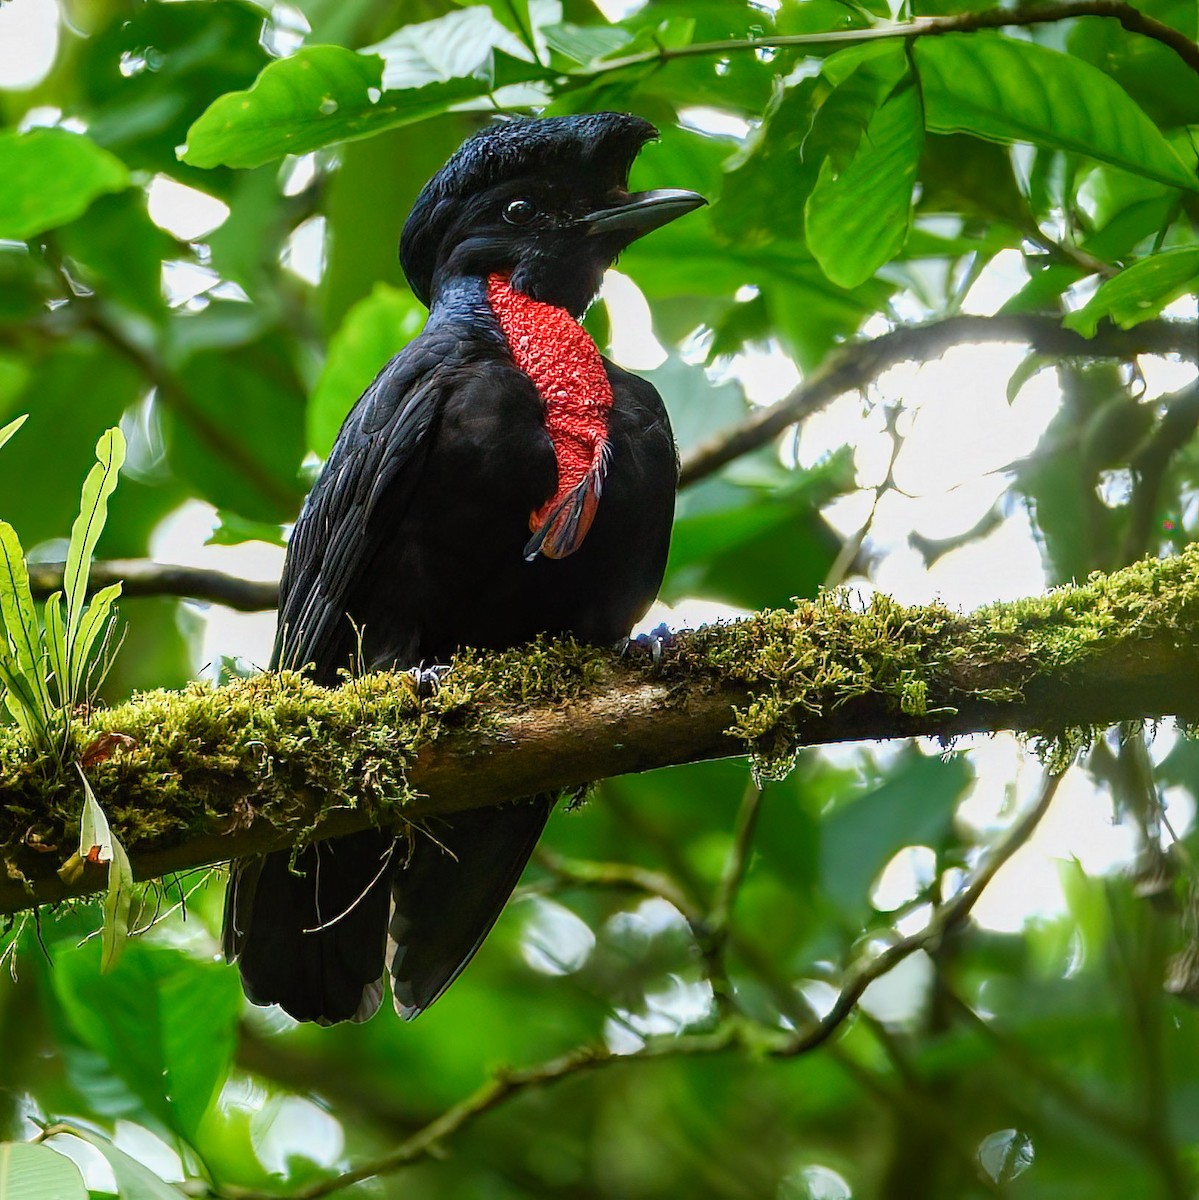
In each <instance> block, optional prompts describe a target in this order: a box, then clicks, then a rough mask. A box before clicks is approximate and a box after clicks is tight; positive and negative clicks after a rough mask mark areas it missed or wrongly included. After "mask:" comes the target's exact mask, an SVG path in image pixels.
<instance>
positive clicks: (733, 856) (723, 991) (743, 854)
mask: <svg viewBox="0 0 1199 1200" xmlns="http://www.w3.org/2000/svg"><path fill="white" fill-rule="evenodd" d="M761 811H762V788H761V785H760V784H759V783H758V781H757V780H756V779H754V778H753V777H752V776H751V777H750V780H749V782H748V783H747V784H746V787H745V792H744V794H743V795H742V797H741V805H740V807H739V808H738V809H737V822H736V825H735V827H734V829H733V844H732V846H731V847H730V848H729V853H728V857H727V858H726V859H725V863H724V870H723V871H722V872H721V875H720V882H719V883H718V884H717V885H716V894H715V896H714V897H713V899H712V907H711V909H710V910H709V912H708V915H707V918H706V919H705V920H704V922H703V926H702V936H701V937H700V939H699V948H700V953H701V954H702V955H703V957H704V962H705V963H706V964H707V973H708V982H709V983H710V984H711V985H712V997H713V1000H714V1001H715V1003H716V1010H717V1012H719V1013H720V1015H721V1016H722V1017H726V1018H727V1017H731V1016H732V1015H733V1013H734V1011H735V1005H734V1000H733V986H732V983H731V982H730V980H729V974H728V968H727V966H726V963H725V952H726V950H727V948H728V943H729V931H730V928H731V920H732V915H733V905H734V904H735V903H736V901H737V893H738V892H739V891H740V890H741V884H742V883H743V882H744V881H745V873H746V872H747V871H748V870H749V861H750V855H751V852H752V850H753V844H754V833H755V832H756V831H757V828H758V815H759V814H760V813H761Z"/></svg>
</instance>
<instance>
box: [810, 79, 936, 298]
mask: <svg viewBox="0 0 1199 1200" xmlns="http://www.w3.org/2000/svg"><path fill="white" fill-rule="evenodd" d="M923 141H924V127H923V124H922V122H921V118H920V97H919V94H918V93H917V91H916V88H915V86H914V81H913V80H912V79H910V78H906V79H904V80H902V81H901V82H900V83H899V84H898V85H897V86H896V88H895V90H894V91H893V92H892V93H891V95H890V96H888V98H887V99H886V100H885V101H884V102H883V104H882V105H881V106H880V107H879V108H878V110H877V111H876V112H875V114H874V116H872V117H871V118H870V122H869V124H868V125H867V126H866V131H865V133H864V134H863V136H862V140H861V142H860V144H859V145H858V149H857V151H856V152H855V154H854V156H853V158H852V159H851V160H850V162H849V163H848V164H847V165H846V166H845V167H844V169H842V170H841V171H840V172H837V171H836V168H835V166H834V162H833V158H832V156H831V155H830V157H828V158H826V159H825V160H824V165H823V166H822V167H821V168H820V175H819V177H818V179H817V180H816V187H815V188H814V189H813V191H812V194H811V195H810V196H809V197H808V202H807V205H806V206H805V209H804V212H805V216H806V221H807V224H806V229H807V238H808V246H809V248H810V249H811V251H812V253H813V255H815V257H816V261H817V262H818V263H819V264H820V266H821V269H822V270H823V271H824V273H825V274H826V275H827V276H828V277H829V279H831V280H832V281H833V283H835V284H838V285H839V286H841V287H845V288H852V287H857V286H858V285H859V284H862V283H865V282H866V280H868V279H869V278H870V277H871V276H872V275H873V274H874V273H875V271H877V270H878V269H879V267H881V266H882V265H883V264H884V263H885V262H888V261H889V260H890V259H891V258H893V257H894V256H895V255H896V254H897V253H899V251H900V249H901V248H902V247H903V243H904V241H905V240H906V239H907V236H908V226H909V225H910V224H911V219H912V187H913V185H914V183H915V182H916V166H917V163H918V162H919V159H920V147H921V145H922V144H923Z"/></svg>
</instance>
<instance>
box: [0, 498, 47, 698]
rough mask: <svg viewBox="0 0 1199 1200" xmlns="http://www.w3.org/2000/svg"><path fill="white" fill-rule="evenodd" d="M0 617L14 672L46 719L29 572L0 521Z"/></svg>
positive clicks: (18, 545) (21, 552) (18, 544)
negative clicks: (26, 686)
mask: <svg viewBox="0 0 1199 1200" xmlns="http://www.w3.org/2000/svg"><path fill="white" fill-rule="evenodd" d="M0 617H2V618H3V621H4V631H5V633H6V634H7V635H8V640H9V643H10V644H11V645H12V647H13V652H14V656H15V667H16V670H17V671H18V672H19V674H20V675H22V676H23V677H24V678H25V679H26V680H27V682H28V684H29V689H30V690H29V693H28V694H30V695H32V696H33V697H34V698H35V699H36V701H37V703H38V705H39V706H40V707H39V710H38V711H39V712H41V714H42V715H43V718H48V716H49V714H50V712H51V711H52V709H53V706H52V705H51V703H50V696H49V693H48V692H47V690H46V680H45V673H44V670H43V667H44V660H45V652H44V650H43V648H42V639H41V628H40V626H39V625H38V619H37V614H36V613H35V611H34V608H33V596H32V594H31V593H30V590H29V569H28V567H27V566H26V565H25V552H24V550H22V548H21V542H20V539H19V538H18V537H17V531H16V530H15V529H13V527H12V526H11V525H10V524H9V523H8V522H7V521H0Z"/></svg>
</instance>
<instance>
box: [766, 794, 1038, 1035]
mask: <svg viewBox="0 0 1199 1200" xmlns="http://www.w3.org/2000/svg"><path fill="white" fill-rule="evenodd" d="M1061 781H1062V774H1047V775H1046V776H1045V780H1044V783H1043V784H1042V785H1041V793H1040V795H1039V796H1038V797H1037V799H1036V802H1035V803H1034V804H1033V806H1032V807H1031V808H1030V809H1029V810H1028V812H1027V813H1026V814H1025V815H1024V816H1023V817H1022V818H1021V819H1020V820H1019V821H1018V822H1017V823H1016V825H1015V826H1014V827H1013V829H1012V830H1011V832H1010V833H1009V834H1008V835H1007V837H1006V838H1005V839H1004V840H1003V842H1002V843H1001V844H1000V845H999V846H998V847H997V848H996V849H995V850H994V851H993V852H992V853H991V855H990V856H989V857H988V858H987V859H986V861H985V862H983V864H982V865H981V866H980V867H979V868H978V870H977V871H975V873H974V875H973V877H972V878H971V880H970V882H969V883H968V884H967V885H966V886H965V887H964V888H963V889H962V890H961V891H960V892H958V894H957V895H956V896H954V897H953V898H952V899H951V900H949V901H948V902H947V903H945V904H943V905H942V906H941V907H940V908H939V909H938V910H937V913H936V916H934V917H933V919H932V920H931V921H929V923H928V924H927V925H926V926H925V927H924V928H923V929H922V930H920V931H919V933H913V934H910V935H909V936H908V937H905V938H903V939H901V940H900V941H898V942H894V943H892V944H891V945H890V946H888V947H887V948H886V949H885V950H883V951H882V953H880V954H878V955H876V956H875V957H874V958H872V959H869V960H865V961H859V962H858V963H857V964H855V966H854V967H853V968H851V969H850V972H849V977H848V979H847V981H846V983H845V984H844V986H843V987H842V988H841V992H840V994H839V995H838V996H837V999H836V1000H835V1001H834V1002H833V1005H832V1007H831V1008H830V1009H829V1011H828V1012H827V1013H826V1014H825V1016H824V1017H822V1018H821V1019H820V1020H819V1021H818V1022H817V1023H816V1024H815V1025H814V1026H812V1027H811V1028H810V1029H807V1030H804V1031H803V1032H801V1033H800V1034H799V1035H798V1036H796V1037H795V1038H793V1039H792V1040H791V1041H790V1042H789V1043H788V1044H787V1045H786V1046H783V1047H781V1048H779V1049H776V1050H775V1051H774V1052H773V1053H774V1055H775V1056H776V1057H784V1058H790V1057H794V1056H795V1055H799V1054H805V1053H807V1052H808V1051H809V1050H812V1049H814V1048H815V1047H816V1046H819V1045H821V1044H822V1043H823V1042H825V1041H827V1040H828V1039H829V1038H830V1037H832V1035H833V1034H834V1033H835V1032H836V1031H837V1030H838V1029H839V1028H840V1027H841V1025H842V1024H843V1023H844V1022H845V1020H846V1019H847V1018H848V1017H849V1015H850V1013H852V1012H853V1010H854V1008H855V1007H856V1006H857V1003H858V1001H859V1000H860V999H861V998H862V993H863V992H865V991H866V989H867V988H868V987H869V986H870V985H871V984H872V983H873V982H874V981H875V980H876V979H880V978H882V976H883V975H885V974H887V972H888V971H890V970H892V969H893V968H895V967H897V966H898V965H899V964H900V963H901V962H903V961H904V959H906V958H909V957H910V956H911V955H913V954H915V953H916V951H917V950H923V949H924V948H925V947H926V946H930V945H932V944H933V943H935V942H939V941H941V940H942V939H943V938H944V937H945V936H946V934H948V933H950V932H951V931H952V930H954V929H955V928H957V926H959V925H960V924H961V923H962V922H963V921H965V919H966V918H967V917H968V916H969V915H970V910H971V909H972V908H973V907H974V906H975V905H976V904H977V903H978V901H979V899H980V898H981V897H982V894H983V892H985V891H986V889H987V885H988V884H990V882H991V880H992V879H994V878H995V875H996V873H997V872H998V871H999V869H1000V868H1001V867H1002V866H1003V865H1004V864H1005V863H1006V862H1007V861H1008V860H1009V859H1010V858H1011V857H1012V855H1013V854H1015V853H1016V851H1017V850H1019V849H1020V847H1021V846H1023V845H1024V844H1025V843H1026V842H1027V841H1028V839H1029V838H1030V837H1031V836H1032V833H1033V831H1034V830H1035V829H1036V827H1037V825H1038V824H1039V823H1040V821H1041V818H1042V817H1043V816H1044V815H1045V813H1046V812H1047V811H1048V810H1049V805H1050V804H1051V803H1052V801H1053V797H1054V795H1055V794H1056V793H1057V788H1058V784H1059V783H1061Z"/></svg>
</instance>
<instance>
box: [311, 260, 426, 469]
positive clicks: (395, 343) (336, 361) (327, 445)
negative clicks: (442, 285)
mask: <svg viewBox="0 0 1199 1200" xmlns="http://www.w3.org/2000/svg"><path fill="white" fill-rule="evenodd" d="M424 317H425V310H424V307H423V306H422V305H421V304H420V302H419V301H418V300H417V299H416V297H415V296H413V295H412V293H411V292H409V291H407V290H401V289H399V288H394V287H390V286H388V285H387V284H385V283H377V284H375V287H374V290H373V291H372V292H371V294H370V295H369V296H367V297H366V299H365V300H360V301H359V302H358V303H357V304H355V305H354V307H353V308H352V309H350V311H349V312H348V313H347V314H346V318H345V320H344V321H342V323H341V328H340V329H338V331H337V332H336V333H335V334H334V335H333V339H332V341H331V342H330V343H329V354H328V357H327V358H326V359H325V368H324V370H323V371H322V372H321V374H320V378H319V379H318V380H317V381H316V386H315V387H314V388H313V389H312V396H311V397H310V398H309V401H308V448H309V449H310V450H312V451H313V453H315V454H318V455H320V457H321V458H328V456H329V451H330V450H331V449H332V448H333V442H334V439H335V438H336V437H337V431H338V430H339V429H340V428H341V423H342V421H344V420H345V417H346V413H348V412H349V411H350V409H351V407H352V406H353V404H354V402H355V401H356V400H357V399H358V397H359V396H360V395H362V393H363V392H364V391H365V390H366V388H367V387H368V386H369V385H370V382H371V380H372V379H374V377H375V376H376V375H377V374H378V373H379V372H380V371H381V370H382V369H383V367H384V366H386V365H387V363H388V361H389V360H390V359H391V358H392V357H393V356H395V355H396V354H398V353H399V352H400V351H401V350H402V349H403V348H404V347H405V346H406V345H407V344H408V342H409V341H411V339H412V338H414V337H415V336H416V335H417V334H418V333H419V332H420V330H421V327H422V326H423V325H424Z"/></svg>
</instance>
